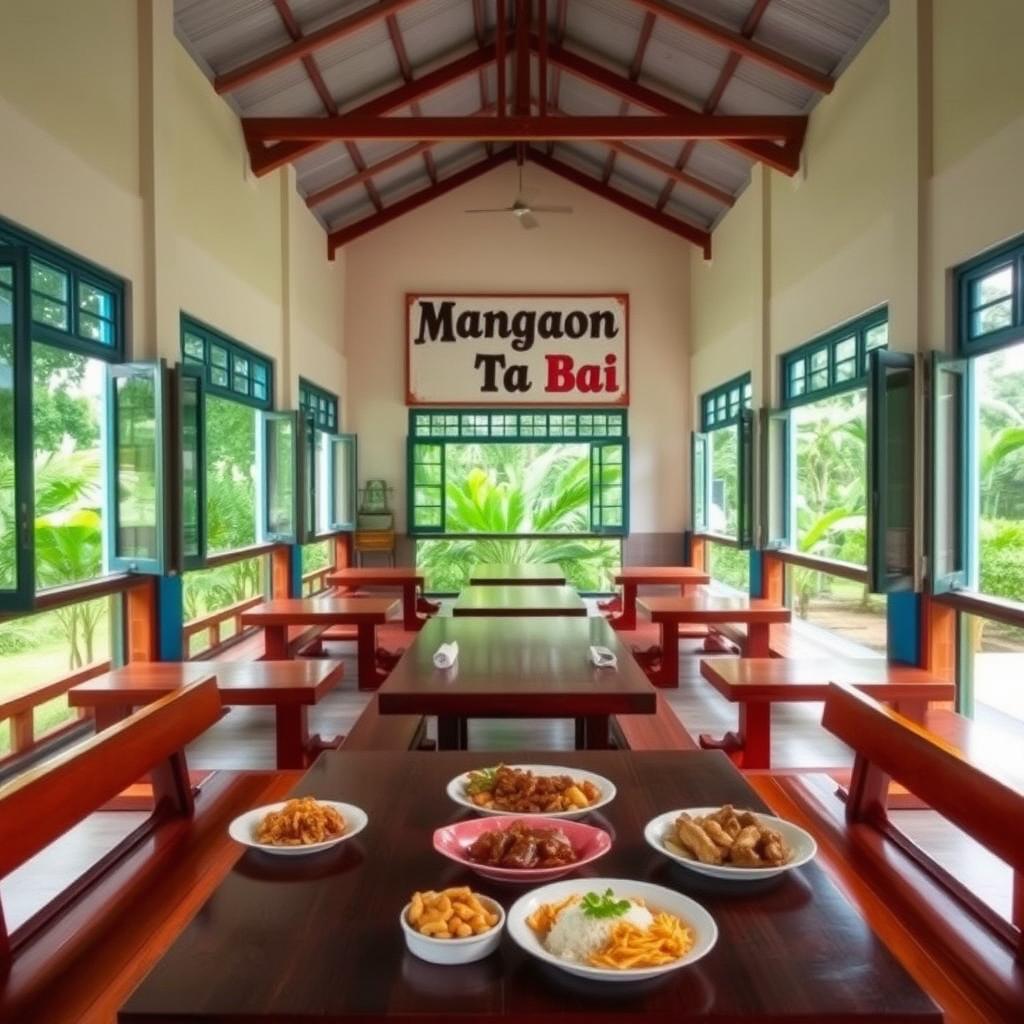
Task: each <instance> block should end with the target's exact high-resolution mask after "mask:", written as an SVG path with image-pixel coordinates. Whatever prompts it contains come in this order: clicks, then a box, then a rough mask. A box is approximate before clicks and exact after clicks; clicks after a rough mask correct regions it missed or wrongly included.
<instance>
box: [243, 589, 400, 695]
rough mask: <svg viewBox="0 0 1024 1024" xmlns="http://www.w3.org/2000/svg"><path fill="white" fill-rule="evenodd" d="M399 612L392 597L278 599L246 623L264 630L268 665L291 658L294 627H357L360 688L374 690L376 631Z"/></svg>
mask: <svg viewBox="0 0 1024 1024" xmlns="http://www.w3.org/2000/svg"><path fill="white" fill-rule="evenodd" d="M397 610H398V602H397V601H395V600H392V599H391V598H389V597H304V598H298V597H296V598H277V599H275V600H273V601H264V602H263V604H260V605H257V606H256V607H255V608H250V609H249V611H247V612H246V613H245V614H244V615H243V616H242V622H243V623H244V624H245V625H247V626H262V627H263V632H264V644H265V654H264V657H265V659H266V660H267V661H274V660H279V659H283V658H287V657H288V656H289V648H288V630H289V628H291V627H293V626H322V627H327V626H335V625H342V626H344V625H351V626H356V627H357V628H358V631H359V634H358V640H357V643H358V645H359V646H358V666H359V668H358V675H359V688H360V689H371V690H372V689H376V687H377V686H379V685H380V682H381V675H380V673H379V672H378V671H377V662H376V654H375V651H376V646H377V644H376V628H377V626H379V625H382V624H383V623H385V622H387V620H388V618H389V617H390V616H391V615H392V613H394V612H395V611H397Z"/></svg>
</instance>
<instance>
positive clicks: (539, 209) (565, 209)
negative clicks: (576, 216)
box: [530, 206, 572, 213]
mask: <svg viewBox="0 0 1024 1024" xmlns="http://www.w3.org/2000/svg"><path fill="white" fill-rule="evenodd" d="M530 209H531V210H532V211H533V212H534V213H572V207H571V206H531V207H530Z"/></svg>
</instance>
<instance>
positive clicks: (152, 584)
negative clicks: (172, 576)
mask: <svg viewBox="0 0 1024 1024" xmlns="http://www.w3.org/2000/svg"><path fill="white" fill-rule="evenodd" d="M177 579H178V581H179V582H178V592H179V594H180V589H181V585H180V577H177ZM178 611H179V613H178V614H177V616H175V614H174V609H173V608H166V609H165V608H162V609H161V610H160V620H159V625H160V626H163V625H164V624H165V623H164V622H163V617H164V615H166V616H167V621H166V627H167V631H168V634H170V633H171V632H177V634H178V636H179V638H180V636H181V628H182V624H181V621H180V620H181V615H180V608H179V610H178ZM125 620H126V625H127V634H128V635H127V637H126V638H125V660H126V661H128V662H133V661H157V660H158V659H159V658H160V655H161V651H160V650H159V647H160V645H159V643H158V636H159V633H160V632H161V630H160V629H159V628H158V617H157V581H156V579H155V578H153V579H150V580H147V581H146V582H145V583H144V584H143V585H141V586H138V587H132V588H131V589H130V590H129V591H128V592H127V593H126V594H125ZM178 643H179V646H180V643H181V641H180V639H179V641H178Z"/></svg>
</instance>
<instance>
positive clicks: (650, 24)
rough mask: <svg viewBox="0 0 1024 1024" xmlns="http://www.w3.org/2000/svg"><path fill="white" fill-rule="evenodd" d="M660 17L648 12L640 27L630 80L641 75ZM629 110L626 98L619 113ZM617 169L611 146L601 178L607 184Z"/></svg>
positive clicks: (632, 80) (630, 66)
mask: <svg viewBox="0 0 1024 1024" xmlns="http://www.w3.org/2000/svg"><path fill="white" fill-rule="evenodd" d="M657 20H658V19H657V18H656V17H655V16H654V15H653V14H651V13H650V11H648V12H647V14H646V16H645V17H644V23H643V25H641V27H640V38H639V39H637V42H636V49H635V50H634V51H633V60H632V61H631V62H630V65H629V80H630V81H631V82H635V81H636V80H637V79H638V78H639V77H640V72H641V70H642V69H643V66H644V57H645V56H646V55H647V47H648V45H649V44H650V42H651V33H652V32H654V23H655V22H656V21H657ZM627 110H629V104H628V103H627V102H626V100H623V101H622V103H621V104H620V105H619V113H620V114H623V115H624V114H625V113H626V111H627ZM614 170H615V149H614V148H609V150H608V158H607V159H606V160H605V162H604V173H603V174H602V175H601V180H602V181H603V182H604V183H605V184H606V185H607V184H608V182H609V180H610V179H611V176H612V172H613V171H614Z"/></svg>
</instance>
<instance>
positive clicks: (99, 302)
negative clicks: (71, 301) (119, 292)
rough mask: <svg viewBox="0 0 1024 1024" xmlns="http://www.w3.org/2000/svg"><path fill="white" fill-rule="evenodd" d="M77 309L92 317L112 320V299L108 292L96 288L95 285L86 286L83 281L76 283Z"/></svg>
mask: <svg viewBox="0 0 1024 1024" xmlns="http://www.w3.org/2000/svg"><path fill="white" fill-rule="evenodd" d="M78 308H79V309H81V310H85V312H87V313H92V314H93V315H94V316H99V317H103V318H104V319H106V320H112V319H113V317H114V298H113V296H112V295H111V294H110V292H107V291H104V290H103V289H102V288H97V287H96V286H95V285H91V284H87V283H86V282H85V281H80V282H79V283H78Z"/></svg>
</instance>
